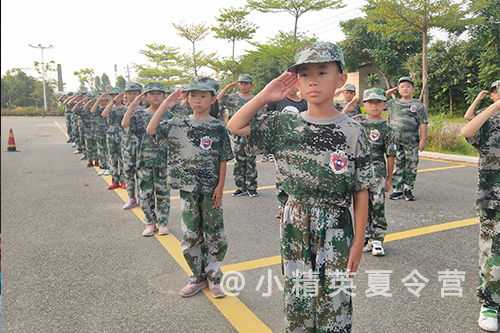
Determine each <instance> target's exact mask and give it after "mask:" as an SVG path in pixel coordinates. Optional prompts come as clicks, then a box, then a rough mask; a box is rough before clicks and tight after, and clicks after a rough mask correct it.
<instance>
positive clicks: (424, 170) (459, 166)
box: [417, 164, 468, 172]
mask: <svg viewBox="0 0 500 333" xmlns="http://www.w3.org/2000/svg"><path fill="white" fill-rule="evenodd" d="M467 166H468V165H467V164H459V165H452V166H447V167H441V168H432V169H422V170H417V172H427V171H438V170H448V169H456V168H465V167H467Z"/></svg>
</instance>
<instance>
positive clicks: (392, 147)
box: [101, 43, 500, 332]
mask: <svg viewBox="0 0 500 333" xmlns="http://www.w3.org/2000/svg"><path fill="white" fill-rule="evenodd" d="M343 69H344V56H343V54H342V51H341V49H340V48H339V47H338V46H337V45H335V44H331V43H313V44H307V45H304V46H302V47H301V48H299V49H298V50H297V53H296V55H295V63H294V65H293V66H291V67H290V68H289V69H288V71H287V72H286V73H284V74H283V75H281V76H280V77H279V78H277V79H275V80H273V81H271V82H270V83H269V84H268V85H267V86H266V87H265V88H264V89H263V90H262V91H261V92H260V93H259V94H258V95H257V96H255V97H253V98H251V99H248V100H247V101H246V103H244V105H240V109H239V111H238V112H235V113H234V114H230V116H231V119H229V122H228V123H227V128H226V126H225V124H224V122H223V121H221V120H219V119H216V118H214V117H212V116H211V115H213V114H214V113H215V114H217V112H218V110H219V107H218V106H217V104H218V101H219V100H222V98H221V99H219V98H218V96H221V94H222V96H224V95H225V93H226V92H227V90H228V89H230V88H227V89H223V90H222V91H221V93H220V94H219V95H217V91H218V83H217V82H216V81H215V80H213V79H210V78H207V77H194V78H193V79H192V80H191V82H190V84H189V86H188V87H187V88H186V89H185V90H186V92H187V102H188V103H189V105H190V107H191V109H192V114H191V115H189V116H187V117H174V116H173V114H172V113H171V111H172V110H174V109H175V106H176V105H177V104H178V100H179V98H180V95H181V91H179V90H178V91H176V92H174V93H172V94H170V95H169V96H168V97H167V98H164V97H165V96H164V94H163V96H161V95H162V93H163V92H164V90H163V87H161V85H159V84H157V83H154V82H153V83H148V84H146V89H145V92H144V93H143V94H137V95H135V96H134V97H135V98H133V99H132V98H130V96H129V94H128V92H127V96H126V97H127V101H128V102H129V105H128V108H127V110H126V111H125V112H124V113H123V117H122V121H121V124H122V125H123V126H124V128H130V132H133V133H134V134H135V135H137V136H138V137H140V138H141V139H140V140H141V141H145V142H146V141H147V146H148V147H153V146H154V145H156V147H157V149H156V153H157V154H159V153H160V154H161V152H164V153H165V154H166V156H165V155H164V156H162V157H158V158H159V162H157V163H155V164H153V165H152V166H153V169H154V167H155V166H156V167H157V168H158V170H157V171H156V174H155V171H154V170H153V171H150V173H149V174H152V175H153V176H152V184H153V185H152V187H154V182H155V180H156V179H157V180H158V181H163V180H165V179H166V180H167V186H166V188H167V191H168V189H169V188H175V189H180V191H181V192H180V193H181V198H182V230H183V235H182V243H181V247H182V252H183V254H184V256H185V259H186V261H187V263H188V265H189V266H190V268H191V270H192V275H191V276H190V277H189V284H188V285H187V286H186V287H184V288H183V289H182V291H181V295H182V296H184V297H188V296H192V295H194V294H196V293H197V292H199V291H200V290H201V289H203V288H205V287H207V286H208V287H209V288H210V290H211V292H212V295H213V296H214V297H223V296H224V291H223V289H222V288H221V286H220V279H221V277H222V273H221V271H220V264H221V261H222V259H223V258H224V255H225V253H226V250H227V241H226V237H225V233H224V227H223V219H222V205H221V204H222V189H223V186H224V179H225V172H226V162H227V160H229V159H231V158H233V156H234V155H235V154H233V151H231V148H230V140H229V132H228V131H227V129H229V131H230V133H231V135H240V136H242V139H243V140H246V146H245V149H244V151H243V153H244V154H245V156H253V157H255V156H256V155H257V154H273V156H274V158H275V159H276V166H277V175H278V177H277V179H279V181H280V183H281V186H282V188H283V191H284V192H285V193H286V196H287V199H286V202H285V203H284V211H283V216H282V219H281V222H282V230H281V245H282V248H281V254H282V267H283V273H284V288H285V289H284V296H285V321H286V330H287V331H288V332H314V331H325V332H327V331H331V332H334V331H335V332H337V331H338V332H350V331H351V327H352V302H351V297H350V293H349V290H340V289H342V288H341V284H342V283H343V281H342V280H337V279H336V276H337V275H338V272H347V274H351V278H352V277H353V276H352V274H354V273H355V272H356V270H357V267H358V265H359V262H360V259H361V254H362V252H363V250H364V249H365V248H366V247H367V244H366V239H367V238H368V237H369V238H370V242H369V244H370V246H371V247H372V253H373V254H383V252H381V251H383V248H381V244H382V241H383V236H384V235H385V233H384V232H385V230H384V231H382V232H379V231H378V230H376V229H377V227H376V226H375V223H374V222H372V225H373V227H372V229H373V230H372V233H373V234H372V235H371V236H369V233H367V232H369V231H370V227H368V229H367V220H368V215H369V212H370V214H372V213H375V212H377V211H378V214H379V216H380V215H382V214H383V212H382V213H381V212H380V205H379V206H378V207H377V205H378V204H379V202H377V200H374V198H379V200H383V197H384V193H385V192H386V191H387V190H388V188H389V187H390V185H391V182H392V185H393V186H395V191H394V193H393V195H394V194H397V196H396V195H394V197H393V199H399V198H401V197H404V198H405V199H406V200H409V201H411V200H413V199H414V197H413V198H412V195H411V189H412V188H413V183H414V176H413V175H411V174H409V172H408V171H407V169H408V166H409V165H411V164H412V162H413V161H414V159H412V158H413V156H412V153H413V152H415V150H416V151H417V161H418V149H420V150H423V149H424V148H425V136H426V133H425V128H424V127H423V125H425V124H426V123H427V119H426V113H425V110H423V107H421V106H420V105H419V104H418V103H416V102H415V100H412V99H411V92H413V90H412V89H411V88H413V81H412V80H411V79H410V78H402V79H401V80H400V81H399V82H398V88H400V90H399V92H400V94H401V95H402V99H401V100H395V101H394V102H392V101H390V102H389V103H387V104H388V105H387V109H388V116H389V118H390V120H393V121H391V124H392V125H393V127H395V129H394V138H393V140H394V143H395V144H391V143H390V142H391V140H390V137H391V134H390V133H392V132H391V130H390V125H389V123H387V121H385V120H384V119H383V118H382V117H381V113H382V110H383V109H384V108H385V107H386V100H387V98H386V94H391V93H393V92H394V91H392V92H391V91H388V92H385V91H383V90H379V89H371V90H368V91H366V92H365V93H364V94H363V103H364V104H363V106H364V108H365V109H366V110H367V111H368V115H360V116H358V117H357V118H356V119H358V121H356V120H354V119H352V118H351V117H349V116H347V115H346V114H344V113H341V112H339V111H338V110H337V109H336V108H335V106H334V105H333V102H332V101H333V97H334V95H335V92H336V90H337V89H339V88H341V87H342V86H343V85H344V84H345V82H346V79H347V74H346V73H344V72H343ZM406 83H408V84H409V85H411V87H407V86H406ZM238 84H239V83H238ZM403 86H405V87H403ZM153 87H155V88H153ZM294 87H297V88H298V89H299V90H300V92H301V94H302V96H304V98H305V99H306V100H307V110H305V111H304V112H300V113H299V112H274V113H264V114H262V115H261V116H260V117H257V116H258V114H259V113H260V112H262V107H263V106H264V105H268V106H269V104H270V103H272V102H274V101H282V100H284V99H285V98H286V96H287V95H288V94H290V92H291V91H292V90H293V89H294ZM240 89H241V88H240ZM497 89H498V87H497ZM155 91H157V92H159V95H160V96H158V97H154V94H153V92H155ZM410 91H411V92H410ZM103 96H104V95H103ZM405 96H409V99H407V97H405ZM101 97H102V96H101ZM123 97H124V94H123V93H121V94H117V95H114V96H113V100H112V103H110V104H109V105H108V107H109V109H110V110H109V111H108V112H110V111H111V110H114V109H119V108H124V107H122V106H120V104H121V101H122V99H123ZM143 98H145V99H146V100H147V101H148V102H149V103H150V106H149V107H148V108H147V109H138V106H139V105H140V102H141V100H142V99H143ZM221 104H222V103H221ZM354 104H355V103H351V104H350V105H349V103H347V105H346V108H347V107H348V106H349V107H353V108H354ZM391 104H394V105H393V106H392V105H391ZM498 104H499V103H498V102H495V104H494V105H493V106H492V107H490V108H488V109H487V110H486V111H484V112H483V113H481V114H484V115H483V116H481V114H480V115H479V116H477V117H476V118H474V120H473V121H471V124H475V125H474V126H476V127H477V126H479V127H477V129H476V130H475V131H474V129H472V130H471V133H472V132H473V135H472V136H474V135H475V133H476V131H478V130H479V128H482V127H481V125H482V123H479V122H480V121H483V123H484V121H488V119H487V118H488V117H490V116H491V115H492V114H494V113H495V112H496V111H498V109H499V105H498ZM110 105H111V106H110ZM113 106H114V107H113ZM108 107H107V108H108ZM391 107H393V108H394V109H393V110H391ZM346 108H344V109H346ZM403 108H406V112H403V110H401V109H403ZM348 111H349V109H348V108H347V109H346V112H348ZM103 113H104V112H103ZM483 118H485V119H483ZM360 123H361V124H360ZM478 123H479V125H477V124H478ZM396 124H402V125H403V128H405V127H404V126H406V129H405V130H402V131H401V132H399V133H398V130H397V129H396V127H397V125H396ZM496 126H497V127H496V129H495V130H496V131H497V132H496V133H497V135H496V136H493V137H494V138H495V137H496V139H494V140H497V141H498V140H499V138H498V132H500V130H499V127H498V124H497V125H496ZM408 128H412V129H413V131H412V132H410V131H408V130H407V129H408ZM415 128H416V130H415ZM419 128H420V130H421V136H422V138H421V139H419V135H418V129H419ZM423 128H424V129H423ZM474 128H475V127H474ZM488 131H489V129H488ZM386 132H387V133H389V134H387V135H385V134H386ZM367 133H369V134H368V135H367ZM468 134H469V133H468ZM468 134H467V135H468ZM488 134H490V133H488ZM147 135H149V136H150V138H149V137H147V138H148V139H147V140H145V139H144V138H145V137H146V136H147ZM384 135H385V136H387V138H388V139H387V142H388V143H387V144H386V142H385V140H386V138H385V137H384ZM464 135H465V134H464ZM483 137H484V139H485V140H491V138H492V136H491V135H490V136H487V135H483ZM379 140H380V141H379ZM398 140H400V141H398ZM497 141H495V142H497ZM497 143H498V142H497ZM138 146H141V147H142V144H138ZM415 146H416V148H415ZM380 147H383V148H380ZM497 147H498V145H497ZM378 148H380V149H381V150H380V151H378V150H377V149H378ZM138 149H139V150H140V149H143V151H146V147H144V148H138ZM405 149H406V151H405ZM373 151H377V153H375V154H374V153H373ZM480 154H481V153H480ZM495 154H497V153H495ZM138 155H139V153H138ZM384 155H387V156H388V164H387V166H386V164H385V163H386V162H385V159H384ZM380 156H381V158H380V164H377V163H374V162H373V159H374V158H375V159H377V158H379V157H380ZM391 156H395V159H396V161H397V159H398V156H399V158H400V160H401V162H399V163H400V166H401V167H402V172H401V173H400V174H398V173H397V172H396V171H395V172H394V176H392V173H391V172H390V168H391V165H392V164H393V162H392V161H393V160H394V158H393V157H391ZM480 156H481V155H480ZM498 158H499V157H498V154H497V155H496V159H495V160H494V161H493V163H496V169H495V170H498ZM159 166H161V167H165V166H166V168H164V169H163V170H160V167H159ZM397 167H398V162H396V168H397ZM480 167H481V164H480ZM139 168H141V167H139ZM497 173H498V172H496V173H495V174H497ZM155 175H156V176H155ZM391 176H392V179H391ZM488 176H489V177H490V178H488V179H491V173H489V174H488ZM497 177H498V176H497ZM143 178H144V177H143ZM160 179H161V180H160ZM412 181H413V183H412ZM376 184H377V186H375V185H376ZM498 184H499V182H498V179H496V186H497V187H496V188H498ZM241 186H242V188H238V189H239V190H241V192H244V191H245V189H246V192H247V193H248V194H250V195H252V193H251V192H250V190H251V189H252V186H255V188H256V184H255V185H252V183H251V182H246V183H244V184H242V185H241ZM243 186H246V188H245V187H243ZM139 189H140V188H139ZM155 190H156V189H155ZM408 192H409V193H408ZM156 194H158V193H156ZM235 194H238V193H234V194H233V195H235ZM242 194H243V193H242ZM410 195H411V196H410ZM495 195H496V197H495V198H494V200H496V203H495V204H494V205H493V206H492V207H493V208H491V209H492V210H493V211H496V215H493V216H492V215H491V214H489V215H488V216H487V218H488V219H489V221H490V222H491V220H492V219H493V221H494V225H495V227H494V230H496V231H495V233H496V238H494V241H493V243H494V245H493V247H494V246H496V249H497V250H498V234H499V233H498V221H499V215H500V214H498V192H496V194H495ZM370 198H371V200H370ZM142 200H143V198H142V197H141V201H142ZM152 201H153V203H154V199H153V200H152ZM351 203H352V204H353V208H354V209H353V211H354V220H353V219H352V217H351V213H350V211H349V207H350V205H351ZM495 205H496V206H495ZM142 207H143V205H142V202H141V208H142ZM382 207H383V204H382ZM146 209H147V207H146ZM143 210H144V209H143ZM153 210H154V206H153ZM145 215H146V214H145ZM369 225H370V224H369ZM488 230H490V229H488ZM495 239H496V240H495ZM377 241H378V243H377ZM489 244H490V245H491V241H490V243H489ZM495 244H496V245H495ZM373 248H375V250H373ZM380 248H381V249H380ZM497 250H495V251H497ZM377 251H379V252H377ZM482 251H483V252H484V249H482ZM490 254H491V250H490ZM494 258H498V256H497V257H494ZM489 260H490V259H488V260H487V261H488V264H487V265H485V266H486V267H489V268H490V270H489V272H490V273H491V272H494V273H493V275H491V276H489V275H488V277H487V278H484V279H483V280H484V284H485V285H486V287H485V288H484V290H485V291H484V292H482V294H483V296H484V295H486V296H485V297H486V298H487V300H488V302H485V301H484V298H483V306H486V307H487V309H488V310H487V312H485V313H486V314H487V316H486V317H489V318H491V317H492V316H493V315H494V316H495V323H496V314H497V312H495V311H497V308H496V309H495V308H494V307H495V306H496V307H498V304H499V303H500V302H499V300H498V297H499V293H498V288H496V287H495V285H496V284H498V273H497V272H498V269H497V268H495V267H498V264H495V262H496V261H498V259H494V260H496V261H489ZM492 267H493V268H492ZM490 273H488V274H490ZM311 279H314V280H316V281H317V282H318V293H317V295H316V296H315V295H311V294H301V293H296V292H294V290H297V288H296V286H294V284H296V283H303V282H300V281H308V280H311ZM304 283H305V282H304ZM339 290H340V291H339ZM478 290H479V288H478ZM478 295H479V292H478ZM491 311H494V312H491ZM482 313H483V312H482ZM483 317H484V316H483ZM480 319H481V318H480ZM483 322H484V319H483ZM480 325H481V321H480Z"/></svg>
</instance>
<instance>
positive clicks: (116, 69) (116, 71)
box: [115, 64, 118, 84]
mask: <svg viewBox="0 0 500 333" xmlns="http://www.w3.org/2000/svg"><path fill="white" fill-rule="evenodd" d="M116 80H118V68H117V67H116V64H115V84H116Z"/></svg>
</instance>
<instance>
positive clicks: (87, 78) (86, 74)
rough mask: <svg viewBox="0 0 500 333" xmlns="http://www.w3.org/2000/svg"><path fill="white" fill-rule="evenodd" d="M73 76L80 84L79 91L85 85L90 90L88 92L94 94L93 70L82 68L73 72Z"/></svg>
mask: <svg viewBox="0 0 500 333" xmlns="http://www.w3.org/2000/svg"><path fill="white" fill-rule="evenodd" d="M73 75H76V76H77V77H78V81H79V82H80V89H81V88H82V87H84V86H85V84H87V85H88V87H89V88H90V91H91V92H92V93H94V88H95V86H94V85H95V79H94V70H93V69H92V68H83V69H80V70H79V71H74V72H73Z"/></svg>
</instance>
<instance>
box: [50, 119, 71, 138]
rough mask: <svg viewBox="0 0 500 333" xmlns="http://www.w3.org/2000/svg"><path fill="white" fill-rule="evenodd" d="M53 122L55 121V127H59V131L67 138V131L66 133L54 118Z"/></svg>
mask: <svg viewBox="0 0 500 333" xmlns="http://www.w3.org/2000/svg"><path fill="white" fill-rule="evenodd" d="M54 122H55V123H56V125H57V127H59V129H60V130H61V132H63V134H64V135H66V137H67V138H68V139H69V136H68V133H66V131H65V130H64V129H63V128H62V127H61V125H59V123H58V122H57V121H55V120H54Z"/></svg>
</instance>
